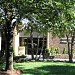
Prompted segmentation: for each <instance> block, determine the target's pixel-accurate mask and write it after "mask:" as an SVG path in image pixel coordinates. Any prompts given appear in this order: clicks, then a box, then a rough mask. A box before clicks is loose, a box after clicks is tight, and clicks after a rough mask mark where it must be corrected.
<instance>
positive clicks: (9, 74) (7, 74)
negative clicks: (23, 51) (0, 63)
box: [0, 70, 21, 75]
mask: <svg viewBox="0 0 75 75" xmlns="http://www.w3.org/2000/svg"><path fill="white" fill-rule="evenodd" d="M20 74H21V71H20V70H12V71H11V70H7V71H4V70H2V71H0V75H20Z"/></svg>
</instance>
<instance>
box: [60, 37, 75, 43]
mask: <svg viewBox="0 0 75 75" xmlns="http://www.w3.org/2000/svg"><path fill="white" fill-rule="evenodd" d="M60 43H61V44H67V38H61V39H60ZM69 43H71V38H69ZM74 43H75V40H74Z"/></svg>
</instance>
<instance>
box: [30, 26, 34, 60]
mask: <svg viewBox="0 0 75 75" xmlns="http://www.w3.org/2000/svg"><path fill="white" fill-rule="evenodd" d="M30 38H31V56H32V60H34V50H33V49H34V46H33V27H32V26H31V33H30Z"/></svg>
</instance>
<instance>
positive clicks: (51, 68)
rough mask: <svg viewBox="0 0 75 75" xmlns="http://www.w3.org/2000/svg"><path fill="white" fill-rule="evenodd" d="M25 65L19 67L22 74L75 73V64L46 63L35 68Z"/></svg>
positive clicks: (53, 74)
mask: <svg viewBox="0 0 75 75" xmlns="http://www.w3.org/2000/svg"><path fill="white" fill-rule="evenodd" d="M32 66H33V65H32ZM24 67H25V66H21V65H20V66H19V65H18V69H21V70H22V74H21V75H75V66H69V65H48V66H46V65H45V66H41V67H35V68H33V69H25V68H24Z"/></svg>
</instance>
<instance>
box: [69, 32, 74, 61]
mask: <svg viewBox="0 0 75 75" xmlns="http://www.w3.org/2000/svg"><path fill="white" fill-rule="evenodd" d="M73 46H74V33H73V35H72V39H71V55H70V62H73V60H72V59H73Z"/></svg>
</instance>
